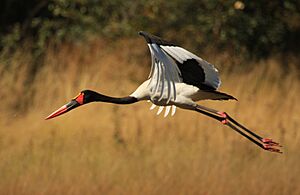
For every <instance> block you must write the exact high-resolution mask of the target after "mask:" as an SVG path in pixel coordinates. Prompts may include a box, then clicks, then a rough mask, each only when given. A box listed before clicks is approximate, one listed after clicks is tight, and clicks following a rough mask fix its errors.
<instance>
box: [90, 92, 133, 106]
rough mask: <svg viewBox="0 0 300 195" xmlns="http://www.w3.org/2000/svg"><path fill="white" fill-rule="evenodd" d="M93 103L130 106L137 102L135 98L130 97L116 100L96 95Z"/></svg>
mask: <svg viewBox="0 0 300 195" xmlns="http://www.w3.org/2000/svg"><path fill="white" fill-rule="evenodd" d="M95 101H96V102H108V103H114V104H132V103H135V102H137V101H138V100H137V99H136V98H135V97H131V96H127V97H122V98H116V97H109V96H106V95H102V94H98V95H97V97H95Z"/></svg>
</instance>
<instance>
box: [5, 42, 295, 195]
mask: <svg viewBox="0 0 300 195" xmlns="http://www.w3.org/2000/svg"><path fill="white" fill-rule="evenodd" d="M110 44H111V43H105V42H103V41H95V42H93V44H89V46H84V47H80V46H77V47H76V46H68V45H66V46H65V47H64V48H61V49H60V50H59V51H56V50H54V49H49V52H48V55H47V58H46V60H45V62H44V64H45V66H43V67H42V68H40V74H39V75H38V76H37V77H36V78H35V79H34V82H33V84H32V86H31V87H26V79H27V77H28V76H27V75H28V73H27V72H28V67H29V63H30V60H31V59H30V56H29V57H28V56H26V55H25V54H24V53H22V52H19V53H16V54H15V55H14V56H13V57H12V59H11V60H12V63H11V66H10V67H9V68H6V70H5V71H4V69H3V70H0V76H1V80H0V87H1V93H0V98H1V102H2V104H1V105H2V106H1V113H0V173H1V177H0V194H7V195H9V194H18V195H22V194H24V195H25V194H30V195H33V194H45V195H46V194H272V195H275V194H280V195H281V194H300V187H299V183H300V176H299V175H300V166H299V163H300V156H299V152H298V148H299V147H300V142H299V140H300V133H299V130H300V128H299V126H300V122H299V118H300V105H299V103H298V102H297V100H298V99H299V98H298V97H299V95H300V93H299V92H300V90H299V88H300V82H299V73H298V72H297V70H296V69H294V68H293V64H285V66H287V67H289V68H290V69H289V70H290V71H287V72H285V73H284V72H283V71H282V70H281V69H280V66H282V65H281V64H279V63H277V61H276V60H268V61H265V62H260V63H259V64H257V65H255V66H254V65H253V68H250V69H249V70H248V71H247V72H246V71H241V70H240V68H234V67H233V66H229V65H228V64H226V61H227V59H226V58H217V59H216V58H214V56H210V57H211V58H210V59H209V58H208V59H209V60H210V61H211V62H213V63H216V64H218V67H219V69H220V72H221V76H222V80H223V85H222V88H221V90H222V91H225V92H228V93H230V94H232V95H234V96H236V97H237V98H238V99H239V101H238V102H233V101H232V102H203V104H204V105H207V106H210V107H213V108H217V109H220V110H225V111H227V112H228V113H231V115H232V116H235V118H236V119H238V120H239V121H241V122H242V123H244V124H247V126H248V127H250V128H251V129H254V130H255V131H256V132H258V133H259V134H261V135H263V136H266V137H272V138H274V139H276V140H278V141H280V142H281V143H282V144H283V145H284V154H283V155H278V154H274V153H267V152H265V151H263V150H261V149H259V148H257V147H256V146H255V145H253V144H252V143H250V142H249V141H247V140H245V139H244V138H242V137H240V136H239V135H238V134H236V133H235V132H233V131H231V130H230V129H229V128H226V127H223V126H222V125H220V124H219V123H217V122H215V121H213V120H211V119H207V118H206V117H205V116H201V115H199V114H198V113H193V112H189V111H184V110H178V111H177V113H176V115H175V116H174V117H168V118H166V119H164V118H163V117H162V116H158V117H157V116H156V115H155V113H154V112H150V111H149V107H150V104H149V103H146V102H144V103H138V104H135V105H130V106H116V105H108V104H100V103H98V104H90V105H87V106H84V107H82V108H80V109H78V110H75V111H73V112H71V113H68V114H66V115H64V116H62V117H59V118H57V119H55V120H50V121H44V120H43V118H44V117H45V116H46V115H47V114H49V113H50V112H52V111H53V110H54V109H56V108H58V107H59V106H61V105H62V104H64V103H66V102H67V101H68V100H70V98H72V97H73V96H75V95H76V94H77V93H78V92H79V91H80V90H81V89H85V88H89V89H94V90H97V91H100V92H102V93H104V94H109V95H113V96H123V95H128V94H129V93H131V92H132V91H133V90H134V89H135V88H136V87H137V86H138V85H139V83H140V82H142V81H143V80H144V79H145V78H146V77H147V74H148V70H149V67H148V63H150V62H149V59H148V58H149V56H148V53H147V48H146V46H145V45H144V42H143V41H142V40H139V41H138V42H137V43H136V42H135V41H121V42H118V43H117V44H116V45H117V46H111V47H109V48H107V46H108V45H110ZM139 45H141V46H140V47H142V48H143V49H142V50H139V49H138V48H139ZM128 48H130V49H128ZM0 67H3V66H0ZM22 97H24V99H25V100H26V104H25V105H27V106H30V110H28V111H27V112H25V113H26V114H24V113H23V112H21V111H20V110H23V108H24V104H23V103H20V101H22ZM18 101H19V102H18Z"/></svg>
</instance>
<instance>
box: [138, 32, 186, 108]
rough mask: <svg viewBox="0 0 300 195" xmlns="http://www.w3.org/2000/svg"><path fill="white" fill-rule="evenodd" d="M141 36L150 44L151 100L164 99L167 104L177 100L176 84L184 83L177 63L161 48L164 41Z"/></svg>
mask: <svg viewBox="0 0 300 195" xmlns="http://www.w3.org/2000/svg"><path fill="white" fill-rule="evenodd" d="M140 35H143V36H144V37H145V39H146V41H147V42H148V47H149V50H150V53H151V58H152V66H151V72H150V74H149V78H150V82H149V85H148V88H149V90H150V95H151V99H152V100H153V99H156V100H158V101H161V100H162V99H163V100H164V101H166V103H168V102H169V101H170V100H175V99H176V88H175V83H176V82H181V81H182V79H181V77H180V70H179V68H178V66H177V64H176V62H175V61H174V60H173V59H172V57H171V56H169V55H168V54H167V53H166V52H165V51H164V50H163V49H162V48H161V47H160V46H161V45H163V44H164V43H165V42H164V41H163V40H161V39H160V38H158V37H155V36H153V35H150V34H148V33H146V32H140Z"/></svg>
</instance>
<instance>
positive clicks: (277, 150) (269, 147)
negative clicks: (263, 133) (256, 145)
mask: <svg viewBox="0 0 300 195" xmlns="http://www.w3.org/2000/svg"><path fill="white" fill-rule="evenodd" d="M263 149H265V150H267V151H270V152H276V153H280V154H282V152H281V151H280V149H278V148H275V147H274V145H272V144H263Z"/></svg>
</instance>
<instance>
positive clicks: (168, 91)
mask: <svg viewBox="0 0 300 195" xmlns="http://www.w3.org/2000/svg"><path fill="white" fill-rule="evenodd" d="M141 35H143V36H144V37H145V38H146V40H147V42H148V47H149V50H150V54H151V59H152V63H151V71H150V74H149V80H147V81H145V82H144V83H143V84H142V85H141V86H140V87H139V88H137V90H136V91H135V92H134V93H132V94H131V96H133V97H135V98H137V99H139V100H143V99H147V100H149V101H151V102H152V103H153V105H152V106H151V108H150V110H153V109H154V108H155V105H158V106H160V107H159V109H158V112H157V115H159V114H160V113H162V111H163V109H164V108H165V114H164V116H165V117H166V116H167V115H168V114H169V113H170V110H171V107H172V112H171V115H172V116H173V115H174V114H175V112H176V106H178V107H181V108H185V109H193V108H194V107H195V106H196V103H195V101H199V100H203V99H231V96H229V95H227V94H224V93H217V92H216V91H215V90H216V89H217V88H218V87H219V86H220V84H221V81H220V78H219V76H218V70H217V69H216V68H215V67H214V66H213V65H212V64H210V63H208V62H206V61H205V60H203V59H201V58H200V57H198V56H196V55H195V54H193V53H191V52H189V51H187V50H185V49H184V48H181V47H179V46H175V45H173V44H168V43H166V41H163V40H161V39H160V38H158V37H155V36H153V35H150V34H147V33H145V32H142V33H141ZM184 66H191V67H192V68H191V69H189V67H187V68H185V67H184ZM181 67H182V68H181ZM194 69H195V70H194ZM197 71H198V72H199V74H198V73H197ZM195 85H199V86H202V87H206V88H208V89H209V90H201V89H200V88H201V87H200V88H199V87H198V86H195Z"/></svg>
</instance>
